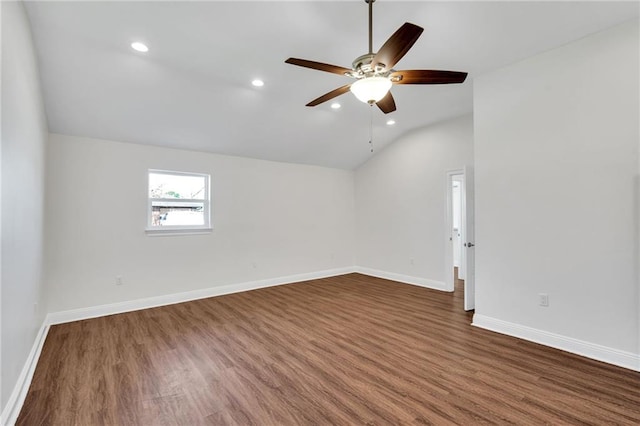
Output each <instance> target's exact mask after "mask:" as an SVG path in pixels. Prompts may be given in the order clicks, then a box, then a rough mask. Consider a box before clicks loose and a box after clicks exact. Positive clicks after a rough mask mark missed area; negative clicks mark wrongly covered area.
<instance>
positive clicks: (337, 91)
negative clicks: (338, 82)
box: [307, 84, 351, 107]
mask: <svg viewBox="0 0 640 426" xmlns="http://www.w3.org/2000/svg"><path fill="white" fill-rule="evenodd" d="M350 87H351V84H347V85H346V86H342V87H338V88H337V89H335V90H332V91H330V92H329V93H325V94H324V95H322V96H320V97H319V98H316V99H314V100H312V101H311V102H309V103H308V104H307V106H308V107H314V106H316V105H320V104H321V103H323V102H327V101H328V100H330V99H333V98H335V97H337V96H340V95H344V94H345V93H347V92H348V91H349V88H350Z"/></svg>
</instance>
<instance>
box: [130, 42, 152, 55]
mask: <svg viewBox="0 0 640 426" xmlns="http://www.w3.org/2000/svg"><path fill="white" fill-rule="evenodd" d="M131 48H132V49H133V50H137V51H138V52H148V51H149V48H148V47H147V45H146V44H144V43H140V42H139V41H136V42H133V43H131Z"/></svg>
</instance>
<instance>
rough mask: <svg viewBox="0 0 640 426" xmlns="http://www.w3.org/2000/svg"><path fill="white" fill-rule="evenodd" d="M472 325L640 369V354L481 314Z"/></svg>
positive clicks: (475, 317)
mask: <svg viewBox="0 0 640 426" xmlns="http://www.w3.org/2000/svg"><path fill="white" fill-rule="evenodd" d="M472 325H474V326H476V327H480V328H484V329H486V330H490V331H495V332H497V333H501V334H506V335H508V336H513V337H518V338H520V339H524V340H529V341H531V342H535V343H540V344H541V345H545V346H550V347H552V348H556V349H560V350H563V351H566V352H571V353H574V354H577V355H581V356H584V357H587V358H591V359H595V360H598V361H602V362H606V363H609V364H613V365H617V366H619V367H624V368H628V369H630V370H634V371H640V354H634V353H632V352H626V351H621V350H618V349H613V348H610V347H608V346H602V345H598V344H595V343H590V342H585V341H583V340H578V339H574V338H573V337H567V336H562V335H560V334H555V333H550V332H548V331H543V330H538V329H535V328H531V327H527V326H524V325H520V324H515V323H512V322H508V321H502V320H499V319H496V318H491V317H487V316H484V315H480V314H475V315H474V316H473V323H472Z"/></svg>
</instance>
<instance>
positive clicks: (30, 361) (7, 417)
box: [0, 323, 49, 426]
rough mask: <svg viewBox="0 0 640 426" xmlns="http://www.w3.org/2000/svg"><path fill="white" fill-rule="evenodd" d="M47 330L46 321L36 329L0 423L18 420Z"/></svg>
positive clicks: (6, 425)
mask: <svg viewBox="0 0 640 426" xmlns="http://www.w3.org/2000/svg"><path fill="white" fill-rule="evenodd" d="M48 332H49V326H48V325H46V323H43V324H42V326H41V327H40V330H38V334H37V335H36V339H35V341H34V342H33V346H32V347H31V351H30V352H29V356H27V361H26V362H25V363H24V367H23V368H22V371H21V372H20V376H18V381H17V382H16V385H15V386H14V388H13V392H11V395H10V396H9V400H8V401H7V404H6V405H5V406H4V409H3V410H2V415H0V425H5V426H9V425H14V424H15V422H16V420H18V415H19V414H20V410H21V409H22V405H23V404H24V400H25V398H26V397H27V392H28V391H29V386H31V380H32V379H33V373H35V371H36V366H37V365H38V359H40V353H41V352H42V347H43V346H44V341H45V340H46V338H47V333H48Z"/></svg>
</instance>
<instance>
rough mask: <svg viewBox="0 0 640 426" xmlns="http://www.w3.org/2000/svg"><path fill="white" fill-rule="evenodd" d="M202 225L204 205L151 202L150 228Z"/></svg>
mask: <svg viewBox="0 0 640 426" xmlns="http://www.w3.org/2000/svg"><path fill="white" fill-rule="evenodd" d="M204 224H205V223H204V203H198V202H185V201H152V202H151V226H181V225H204Z"/></svg>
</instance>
